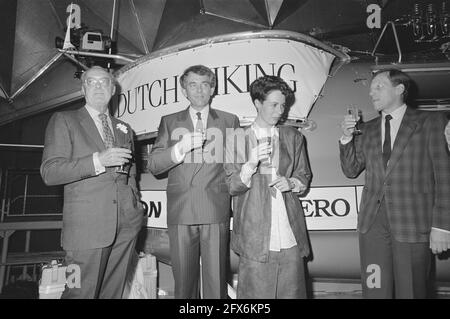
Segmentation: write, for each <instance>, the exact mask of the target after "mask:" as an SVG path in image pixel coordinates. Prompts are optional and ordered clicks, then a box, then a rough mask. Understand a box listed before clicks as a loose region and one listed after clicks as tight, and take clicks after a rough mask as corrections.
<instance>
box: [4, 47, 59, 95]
mask: <svg viewBox="0 0 450 319" xmlns="http://www.w3.org/2000/svg"><path fill="white" fill-rule="evenodd" d="M61 56H62V53H61V52H59V53H57V54H56V55H55V56H54V57H53V58H51V59H50V60H49V61H48V62H47V63H46V64H45V65H44V66H43V67H42V68H41V69H40V70H39V71H38V72H37V73H36V74H35V75H34V76H32V77H31V79H29V80H28V81H27V82H26V83H25V84H24V85H22V86H21V87H20V88H19V89H18V90H17V91H16V92H14V94H13V95H11V97H10V100H11V101H12V100H13V99H14V98H15V97H16V96H17V95H19V94H20V93H22V91H23V90H25V89H26V88H27V87H28V86H30V85H31V83H33V82H34V81H36V79H37V78H38V77H40V76H41V75H42V74H43V73H44V72H45V71H46V70H47V69H48V68H49V67H50V66H51V65H52V64H53V63H55V62H56V61H57V60H58V59H59V58H60V57H61Z"/></svg>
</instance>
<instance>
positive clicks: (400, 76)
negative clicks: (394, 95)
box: [372, 68, 412, 102]
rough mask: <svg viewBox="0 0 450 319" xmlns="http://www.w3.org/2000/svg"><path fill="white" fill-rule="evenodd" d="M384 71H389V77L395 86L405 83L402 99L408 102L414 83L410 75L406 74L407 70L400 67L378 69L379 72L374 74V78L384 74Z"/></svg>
mask: <svg viewBox="0 0 450 319" xmlns="http://www.w3.org/2000/svg"><path fill="white" fill-rule="evenodd" d="M382 73H387V77H388V79H389V80H390V81H391V84H392V85H393V86H397V85H400V84H403V87H404V88H405V89H404V90H403V94H402V99H403V102H406V100H407V99H408V95H409V90H410V88H411V84H412V80H411V78H410V77H409V75H408V74H406V73H405V72H402V71H400V70H399V69H395V68H391V69H383V70H378V71H377V72H375V73H374V74H373V77H372V79H374V78H375V77H376V76H377V75H379V74H382Z"/></svg>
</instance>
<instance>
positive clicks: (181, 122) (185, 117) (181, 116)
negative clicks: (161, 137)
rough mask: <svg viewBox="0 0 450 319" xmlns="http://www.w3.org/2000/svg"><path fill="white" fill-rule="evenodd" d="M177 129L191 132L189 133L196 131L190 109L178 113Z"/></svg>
mask: <svg viewBox="0 0 450 319" xmlns="http://www.w3.org/2000/svg"><path fill="white" fill-rule="evenodd" d="M175 127H177V128H179V127H184V128H186V129H187V130H189V132H193V131H194V124H193V123H192V120H191V116H190V115H189V107H188V108H187V109H185V110H184V111H181V112H180V113H178V116H177V124H176V126H175Z"/></svg>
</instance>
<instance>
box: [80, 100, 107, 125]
mask: <svg viewBox="0 0 450 319" xmlns="http://www.w3.org/2000/svg"><path fill="white" fill-rule="evenodd" d="M84 107H85V108H86V110H87V111H88V113H89V115H90V116H91V117H92V118H93V119H94V120H95V121H100V118H99V117H98V116H99V115H100V114H101V112H99V111H97V110H96V109H94V108H93V107H92V106H89V105H87V104H86V105H85V106H84ZM105 114H106V116H107V117H108V118H109V114H108V112H106V113H105Z"/></svg>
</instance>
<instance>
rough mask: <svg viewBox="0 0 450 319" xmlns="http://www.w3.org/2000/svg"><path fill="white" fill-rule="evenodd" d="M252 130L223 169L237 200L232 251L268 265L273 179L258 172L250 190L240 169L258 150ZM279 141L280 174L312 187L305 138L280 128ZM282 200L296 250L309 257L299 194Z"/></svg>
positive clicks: (229, 149) (229, 150)
mask: <svg viewBox="0 0 450 319" xmlns="http://www.w3.org/2000/svg"><path fill="white" fill-rule="evenodd" d="M249 130H251V128H250V127H248V128H246V130H245V145H242V144H241V145H239V143H236V147H235V148H234V149H233V148H227V153H228V154H227V163H226V164H225V165H224V166H225V171H226V174H227V184H228V185H229V189H230V194H231V195H232V196H234V197H233V232H232V235H231V248H232V249H233V250H234V251H235V252H236V253H237V254H239V255H241V256H244V257H246V258H249V259H253V260H256V261H260V262H266V261H267V260H268V256H269V244H270V227H271V216H272V215H271V214H272V209H271V207H272V204H271V198H272V197H271V194H270V190H269V187H268V186H267V185H268V184H269V182H270V176H269V175H268V174H261V172H260V170H259V169H258V170H257V172H256V173H255V174H254V175H253V176H252V178H251V184H250V188H248V187H247V185H245V184H244V183H242V180H241V178H240V172H241V167H242V165H243V164H244V163H245V162H247V160H248V156H249V152H250V150H251V149H252V148H253V147H255V146H256V138H251V134H253V133H252V132H249ZM279 141H280V144H279V145H280V146H279V152H280V153H279V165H278V174H279V175H280V176H285V177H287V178H291V177H294V178H297V179H298V180H300V181H301V182H302V183H303V184H304V185H309V182H310V180H311V170H310V167H309V163H308V159H307V155H306V147H305V139H304V137H303V135H302V134H301V133H300V132H298V131H297V130H296V129H294V128H292V127H288V126H280V127H279ZM229 152H231V153H232V154H231V155H230V153H229ZM233 159H234V160H233ZM283 198H284V203H285V205H286V211H287V214H288V219H289V223H290V226H291V228H292V232H293V233H294V236H295V239H296V242H297V247H298V248H299V249H300V252H301V254H302V256H307V255H308V254H309V241H308V235H307V229H306V224H305V216H304V213H303V207H302V205H301V203H300V200H299V198H298V196H297V194H295V193H293V192H284V193H283Z"/></svg>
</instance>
